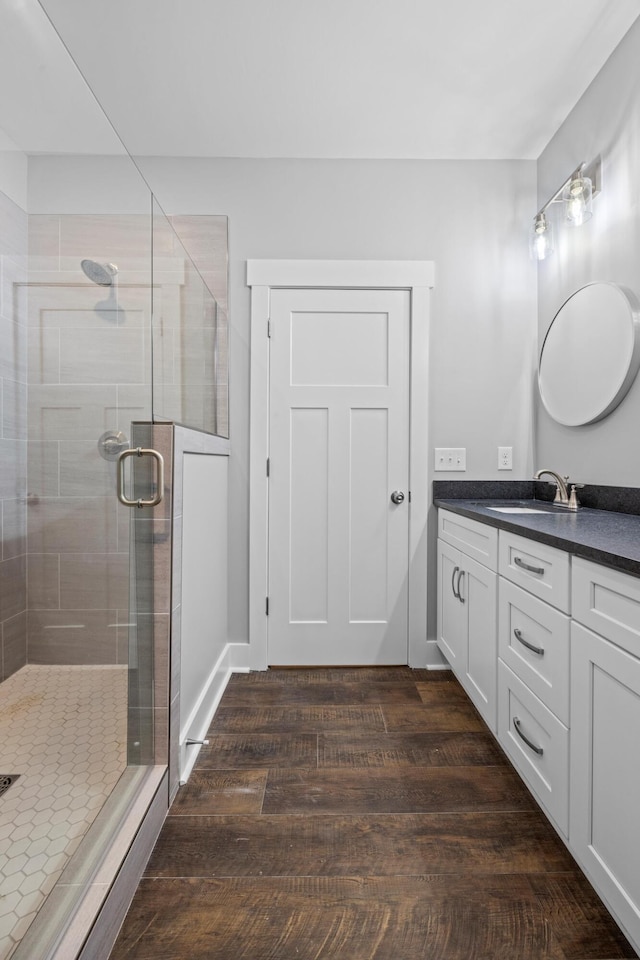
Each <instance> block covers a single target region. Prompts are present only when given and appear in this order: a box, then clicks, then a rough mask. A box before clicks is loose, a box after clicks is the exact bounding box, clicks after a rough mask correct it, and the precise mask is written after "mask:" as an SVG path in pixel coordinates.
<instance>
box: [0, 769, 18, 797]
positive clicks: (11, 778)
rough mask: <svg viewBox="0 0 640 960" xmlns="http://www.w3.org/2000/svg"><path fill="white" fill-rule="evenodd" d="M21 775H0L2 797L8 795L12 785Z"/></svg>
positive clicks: (0, 793)
mask: <svg viewBox="0 0 640 960" xmlns="http://www.w3.org/2000/svg"><path fill="white" fill-rule="evenodd" d="M19 776H20V774H19V773H0V796H1V795H2V794H3V793H6V792H7V790H8V789H9V787H10V786H11V784H12V783H15V782H16V780H17V779H18V777H19Z"/></svg>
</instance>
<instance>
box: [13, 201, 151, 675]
mask: <svg viewBox="0 0 640 960" xmlns="http://www.w3.org/2000/svg"><path fill="white" fill-rule="evenodd" d="M29 257H30V260H29V264H30V276H29V280H30V286H29V290H30V297H29V309H28V328H29V329H28V334H29V336H28V356H27V358H26V366H27V368H28V373H29V405H28V437H29V445H28V454H27V457H28V465H27V470H28V488H29V506H28V521H27V529H28V544H29V563H28V572H29V598H28V608H29V616H28V659H29V662H31V663H47V664H55V663H76V664H91V663H102V664H105V663H122V662H125V663H126V662H127V658H128V642H127V636H128V627H127V624H128V623H129V620H130V617H129V537H130V523H131V511H130V510H128V509H127V508H126V507H123V506H122V505H120V504H119V503H118V501H117V499H116V465H115V463H114V462H112V461H108V460H104V459H103V458H102V457H101V456H100V454H99V451H98V440H99V438H100V436H101V435H102V434H103V433H104V432H105V431H107V430H114V431H116V430H123V431H124V432H125V433H126V434H127V436H130V433H131V421H132V420H133V419H149V418H150V416H151V372H150V371H151V287H150V277H151V218H150V217H145V216H115V215H114V216H95V217H92V216H60V217H52V216H31V217H30V218H29ZM83 258H90V259H94V260H96V261H98V262H100V263H114V264H116V265H117V267H118V275H117V286H115V285H114V286H113V287H101V286H98V285H96V284H94V283H92V282H91V281H90V280H88V279H87V278H86V277H85V275H84V273H83V272H82V270H81V268H80V261H81V260H82V259H83ZM0 482H1V476H0Z"/></svg>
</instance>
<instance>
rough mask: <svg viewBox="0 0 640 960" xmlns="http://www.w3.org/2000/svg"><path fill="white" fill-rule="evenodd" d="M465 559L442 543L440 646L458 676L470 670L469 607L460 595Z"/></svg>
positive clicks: (439, 612)
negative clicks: (459, 585)
mask: <svg viewBox="0 0 640 960" xmlns="http://www.w3.org/2000/svg"><path fill="white" fill-rule="evenodd" d="M461 562H462V557H461V555H460V552H459V551H458V550H456V549H455V548H454V547H450V546H449V545H448V544H447V543H443V541H442V540H438V646H439V648H440V650H441V651H442V653H443V654H444V656H445V657H446V658H447V661H448V663H449V666H450V667H451V669H452V670H453V672H454V673H455V675H456V676H457V677H458V679H459V680H462V677H463V676H464V674H465V671H466V652H467V608H466V605H465V604H464V603H461V602H460V600H459V598H458V596H457V589H458V587H457V583H458V579H459V578H460V573H461V567H460V564H461Z"/></svg>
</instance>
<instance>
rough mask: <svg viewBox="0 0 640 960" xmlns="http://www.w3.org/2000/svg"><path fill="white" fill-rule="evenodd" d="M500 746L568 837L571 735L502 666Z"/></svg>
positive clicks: (516, 678)
mask: <svg viewBox="0 0 640 960" xmlns="http://www.w3.org/2000/svg"><path fill="white" fill-rule="evenodd" d="M498 740H499V741H500V743H501V745H502V747H503V748H504V750H505V752H506V753H507V755H508V756H509V759H510V760H511V762H512V763H513V765H514V767H515V768H516V770H517V771H518V773H519V774H520V776H521V777H522V779H523V780H524V781H525V783H526V784H527V786H528V787H529V789H530V790H531V792H532V793H533V794H534V796H535V797H536V799H537V800H538V801H539V803H540V804H541V805H542V806H543V807H544V809H545V810H546V811H547V813H548V814H549V816H550V817H551V819H552V820H553V821H554V823H555V825H556V827H557V828H558V830H559V831H560V832H561V833H562V834H563V836H565V837H566V836H568V832H569V731H568V729H567V728H566V727H565V725H564V724H563V723H560V721H559V720H558V718H557V717H556V716H555V715H554V714H553V713H551V711H550V710H548V709H547V707H545V705H544V704H543V703H542V702H541V701H540V700H538V698H537V697H536V696H535V695H534V694H533V693H532V692H531V690H529V688H528V687H527V686H526V685H525V684H524V683H523V682H522V680H520V679H519V678H518V677H516V675H515V673H513V671H511V670H510V669H509V667H507V666H506V665H505V664H504V663H503V662H502V661H501V660H498ZM527 741H528V742H527Z"/></svg>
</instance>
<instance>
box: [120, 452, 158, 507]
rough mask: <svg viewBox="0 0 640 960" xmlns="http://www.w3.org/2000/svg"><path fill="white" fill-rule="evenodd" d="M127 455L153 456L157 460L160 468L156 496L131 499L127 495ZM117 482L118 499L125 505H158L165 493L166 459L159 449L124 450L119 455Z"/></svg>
mask: <svg viewBox="0 0 640 960" xmlns="http://www.w3.org/2000/svg"><path fill="white" fill-rule="evenodd" d="M127 457H152V458H153V459H154V460H155V462H156V466H157V468H158V469H157V477H156V493H155V496H154V497H152V498H151V499H150V500H143V499H139V500H129V498H128V497H127V496H126V495H125V492H124V462H125V460H126V459H127ZM117 484H118V486H117V493H118V500H119V501H120V503H123V504H124V505H125V507H140V508H142V507H157V506H158V504H159V503H160V502H161V500H162V497H163V494H164V460H163V458H162V454H161V453H158V451H157V450H147V449H145V448H144V447H136V448H135V449H133V450H123V451H122V453H121V454H120V456H119V457H118V474H117Z"/></svg>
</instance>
